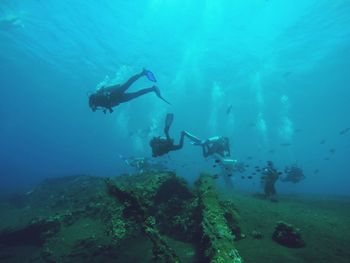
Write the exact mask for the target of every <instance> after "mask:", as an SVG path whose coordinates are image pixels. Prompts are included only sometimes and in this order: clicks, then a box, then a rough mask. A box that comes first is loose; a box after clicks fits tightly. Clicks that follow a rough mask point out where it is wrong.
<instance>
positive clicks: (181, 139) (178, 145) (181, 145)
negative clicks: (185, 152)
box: [171, 131, 186, 151]
mask: <svg viewBox="0 0 350 263" xmlns="http://www.w3.org/2000/svg"><path fill="white" fill-rule="evenodd" d="M185 135H186V134H185V132H184V131H182V132H181V137H180V141H179V143H178V144H176V145H173V147H172V148H171V150H172V151H177V150H180V149H181V148H182V147H183V146H184V140H185Z"/></svg>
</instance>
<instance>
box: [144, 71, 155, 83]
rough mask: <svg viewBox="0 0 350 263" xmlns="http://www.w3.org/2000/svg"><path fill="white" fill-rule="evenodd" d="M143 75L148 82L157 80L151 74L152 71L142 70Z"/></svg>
mask: <svg viewBox="0 0 350 263" xmlns="http://www.w3.org/2000/svg"><path fill="white" fill-rule="evenodd" d="M144 73H145V75H146V77H147V78H148V80H149V81H152V82H157V79H156V77H155V76H154V74H153V72H152V71H150V70H147V69H145V70H144Z"/></svg>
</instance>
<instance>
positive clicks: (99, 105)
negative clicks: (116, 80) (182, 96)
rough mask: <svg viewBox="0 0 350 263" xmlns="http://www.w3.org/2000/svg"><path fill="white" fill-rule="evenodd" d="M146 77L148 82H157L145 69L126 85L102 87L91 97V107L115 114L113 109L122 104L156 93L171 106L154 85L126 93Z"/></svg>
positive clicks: (93, 109)
mask: <svg viewBox="0 0 350 263" xmlns="http://www.w3.org/2000/svg"><path fill="white" fill-rule="evenodd" d="M143 76H146V77H147V79H148V80H150V81H152V82H156V81H157V80H156V78H155V76H154V75H153V73H152V72H151V71H149V70H146V69H143V71H142V72H141V73H139V74H136V75H134V76H132V77H131V78H129V80H128V81H126V82H125V83H124V84H117V85H113V86H109V87H101V88H100V89H99V90H97V91H96V92H95V93H93V94H91V95H90V96H89V106H90V108H91V110H92V111H96V110H97V109H101V110H103V112H104V113H106V111H107V110H108V111H109V112H110V113H112V112H113V109H112V108H113V107H116V106H118V105H119V104H120V103H124V102H127V101H130V100H133V99H135V98H137V97H139V96H142V95H144V94H147V93H150V92H154V93H155V94H156V95H157V96H158V98H160V99H162V100H163V101H165V102H166V103H168V104H170V103H169V102H168V101H166V100H165V99H164V98H163V97H162V95H161V94H160V90H159V88H158V87H157V86H155V85H153V86H152V87H150V88H145V89H141V90H139V91H136V92H129V93H126V90H127V89H128V88H130V86H131V85H132V84H133V83H134V82H135V81H136V80H138V79H139V78H141V77H143Z"/></svg>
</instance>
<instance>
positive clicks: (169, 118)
mask: <svg viewBox="0 0 350 263" xmlns="http://www.w3.org/2000/svg"><path fill="white" fill-rule="evenodd" d="M173 120H174V114H173V113H168V114H167V115H166V118H165V125H164V133H165V136H166V138H167V140H170V136H169V129H170V127H171V125H172V123H173Z"/></svg>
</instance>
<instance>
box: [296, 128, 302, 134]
mask: <svg viewBox="0 0 350 263" xmlns="http://www.w3.org/2000/svg"><path fill="white" fill-rule="evenodd" d="M302 131H303V130H302V129H295V130H294V132H295V133H297V132H302Z"/></svg>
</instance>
